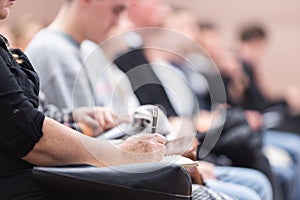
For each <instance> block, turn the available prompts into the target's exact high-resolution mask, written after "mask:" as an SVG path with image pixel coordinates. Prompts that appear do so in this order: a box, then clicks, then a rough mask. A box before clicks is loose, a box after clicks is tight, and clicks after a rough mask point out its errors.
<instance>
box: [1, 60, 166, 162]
mask: <svg viewBox="0 0 300 200" xmlns="http://www.w3.org/2000/svg"><path fill="white" fill-rule="evenodd" d="M16 69H17V68H15V69H14V70H15V72H16V73H18V72H17V71H16ZM21 78H25V76H21ZM24 81H25V80H24ZM19 84H22V81H21V82H20V83H19V82H17V80H16V76H15V75H14V74H13V73H12V72H11V71H10V70H9V66H7V65H6V63H5V61H4V60H3V59H2V57H0V129H1V134H0V148H1V150H2V151H4V152H6V153H7V154H9V155H11V156H14V157H16V158H23V159H25V160H26V161H28V162H30V163H32V164H35V165H41V166H54V165H62V164H72V163H87V164H95V165H97V166H103V165H118V164H126V163H133V162H151V161H155V160H160V159H162V157H163V154H164V151H165V147H164V143H165V138H163V137H162V136H160V135H157V134H154V135H150V136H147V137H142V138H130V139H128V140H127V141H125V142H124V143H122V144H121V145H120V146H114V145H112V144H111V143H109V142H108V141H106V140H96V139H93V138H90V137H88V136H85V135H83V134H78V133H77V132H76V131H74V130H72V129H70V128H68V127H65V126H64V125H62V124H59V123H58V122H55V121H54V120H51V119H49V118H45V117H44V115H43V114H42V113H41V112H39V111H38V110H37V108H35V107H34V106H33V103H31V102H30V101H29V99H28V97H27V96H26V95H25V94H24V91H23V90H22V88H21V87H20V85H19Z"/></svg>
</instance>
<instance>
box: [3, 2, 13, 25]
mask: <svg viewBox="0 0 300 200" xmlns="http://www.w3.org/2000/svg"><path fill="white" fill-rule="evenodd" d="M14 2H15V0H0V20H3V19H6V18H7V17H8V15H9V12H10V7H11V6H12V5H13V4H14Z"/></svg>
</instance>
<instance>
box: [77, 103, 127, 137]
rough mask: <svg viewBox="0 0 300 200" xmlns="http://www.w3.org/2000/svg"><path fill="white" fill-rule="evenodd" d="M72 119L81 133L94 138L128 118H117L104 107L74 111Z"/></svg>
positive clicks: (82, 108)
mask: <svg viewBox="0 0 300 200" xmlns="http://www.w3.org/2000/svg"><path fill="white" fill-rule="evenodd" d="M73 118H74V121H75V122H77V123H78V125H79V127H80V128H81V129H82V131H83V132H84V133H85V134H86V135H88V136H92V137H96V136H98V135H100V134H101V133H103V132H104V131H106V130H109V129H111V128H113V127H115V126H117V125H118V124H120V123H123V122H127V121H129V117H128V116H117V115H115V114H114V113H113V112H112V111H111V110H110V109H108V108H104V107H81V108H77V109H74V111H73Z"/></svg>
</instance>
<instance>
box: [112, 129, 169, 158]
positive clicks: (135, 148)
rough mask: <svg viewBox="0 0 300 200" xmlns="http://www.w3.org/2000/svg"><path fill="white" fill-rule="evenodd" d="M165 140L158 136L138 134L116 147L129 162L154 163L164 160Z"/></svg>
mask: <svg viewBox="0 0 300 200" xmlns="http://www.w3.org/2000/svg"><path fill="white" fill-rule="evenodd" d="M165 144H166V138H165V137H164V136H162V135H160V134H157V133H156V134H138V135H134V136H132V137H130V138H128V139H127V140H125V141H124V142H123V143H122V144H120V145H119V146H118V147H119V149H120V150H121V151H122V152H123V155H124V158H127V159H129V160H130V161H129V162H133V163H136V162H156V161H161V160H162V159H163V158H164V154H165V152H166V147H165Z"/></svg>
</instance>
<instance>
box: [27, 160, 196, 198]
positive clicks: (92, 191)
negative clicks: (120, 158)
mask: <svg viewBox="0 0 300 200" xmlns="http://www.w3.org/2000/svg"><path fill="white" fill-rule="evenodd" d="M33 178H34V180H35V181H36V182H37V184H39V185H40V186H41V188H42V189H44V190H45V192H47V193H48V194H50V195H51V194H52V195H53V194H55V195H54V196H58V197H59V198H62V199H72V200H77V199H78V200H80V199H89V200H94V199H105V200H106V199H112V200H122V199H124V200H127V199H128V200H134V199H139V200H141V199H142V200H148V199H149V200H153V199H155V200H159V199H164V200H169V199H170V200H185V199H191V185H192V183H191V179H190V176H189V174H188V173H187V171H186V170H185V169H184V168H183V167H181V166H179V165H176V164H169V163H168V164H166V163H143V164H130V165H123V166H117V167H102V168H97V167H95V166H91V165H70V166H63V167H35V168H34V169H33Z"/></svg>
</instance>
